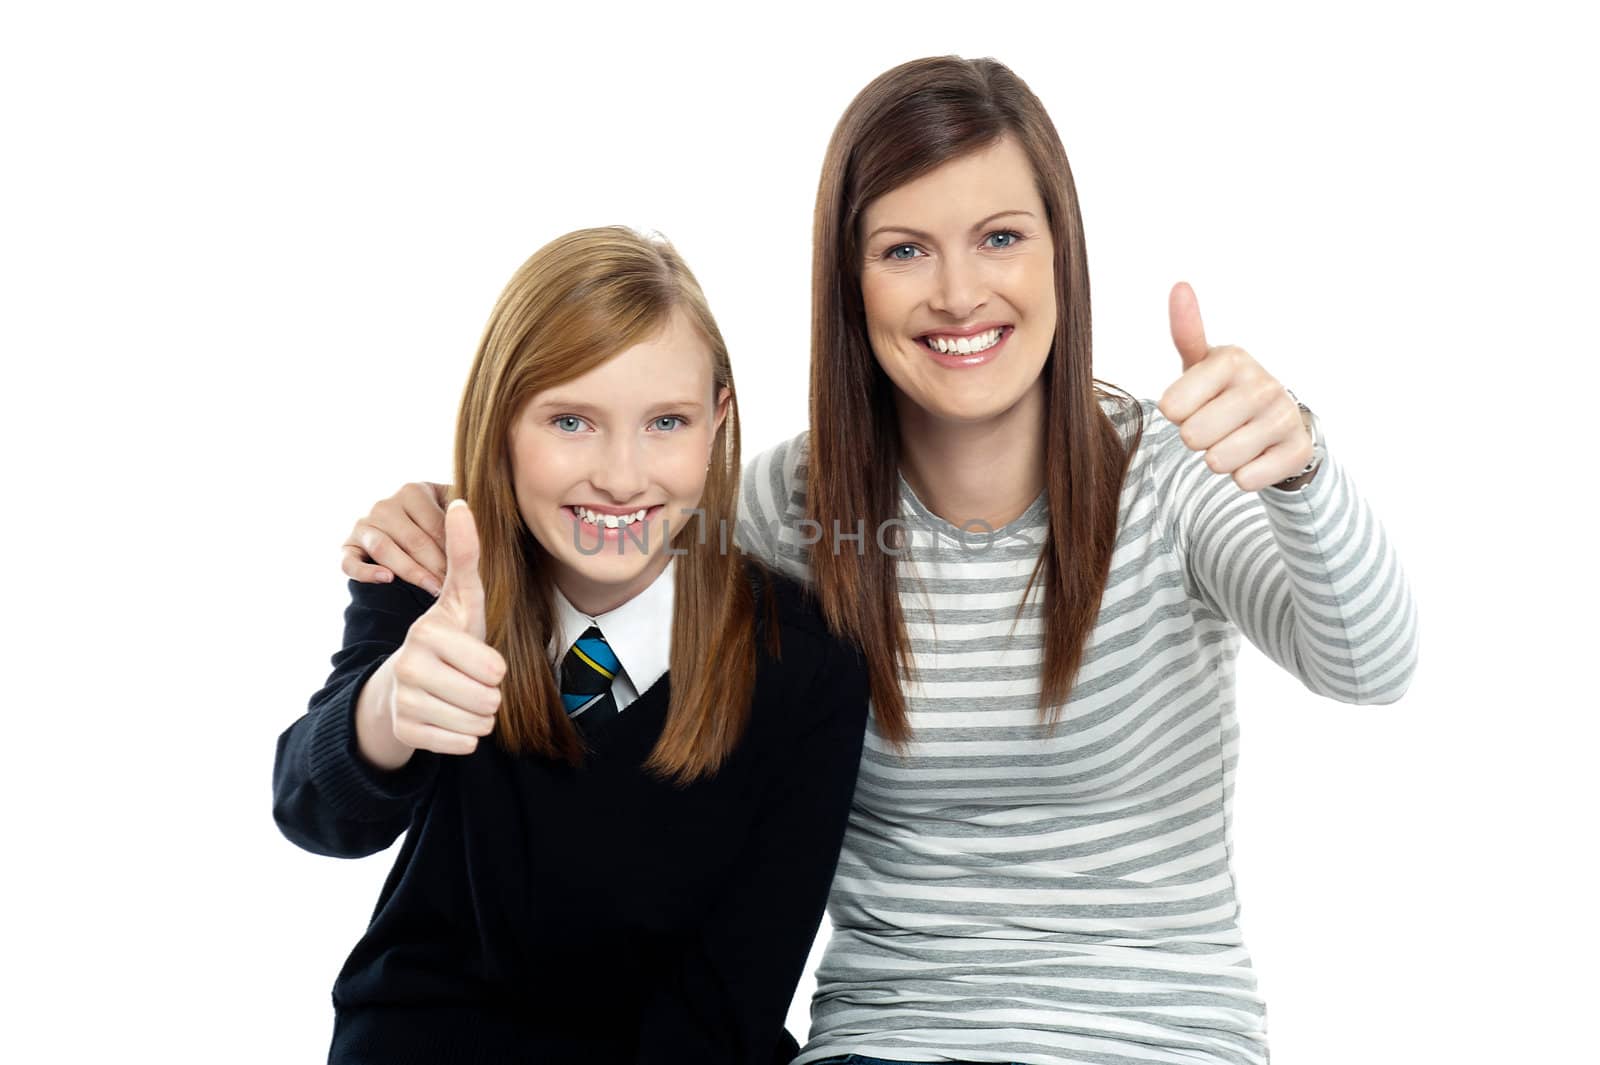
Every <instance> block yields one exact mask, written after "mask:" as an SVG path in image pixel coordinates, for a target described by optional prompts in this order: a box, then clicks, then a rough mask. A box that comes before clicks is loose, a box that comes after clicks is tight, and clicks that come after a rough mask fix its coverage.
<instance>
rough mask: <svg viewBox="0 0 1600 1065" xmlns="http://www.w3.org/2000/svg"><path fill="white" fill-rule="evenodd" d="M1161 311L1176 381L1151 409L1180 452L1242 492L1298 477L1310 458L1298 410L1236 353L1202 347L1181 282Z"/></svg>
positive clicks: (1190, 295)
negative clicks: (1168, 425) (1179, 368)
mask: <svg viewBox="0 0 1600 1065" xmlns="http://www.w3.org/2000/svg"><path fill="white" fill-rule="evenodd" d="M1167 310H1168V314H1169V316H1170V318H1171V321H1172V343H1173V344H1174V345H1175V346H1176V347H1177V349H1178V355H1179V357H1180V358H1181V359H1182V360H1183V376H1181V377H1179V378H1178V379H1177V380H1176V381H1174V382H1173V383H1172V384H1171V385H1170V386H1169V387H1168V388H1167V390H1166V392H1164V393H1163V394H1162V396H1161V401H1160V402H1159V403H1158V404H1157V407H1159V408H1160V410H1161V413H1162V414H1164V415H1166V417H1167V420H1168V421H1170V422H1172V423H1173V424H1174V425H1176V426H1177V427H1178V435H1179V437H1180V438H1181V439H1182V440H1183V442H1184V445H1185V446H1187V447H1188V448H1189V449H1190V450H1192V451H1203V452H1205V455H1206V465H1207V466H1209V467H1211V469H1212V471H1213V472H1214V473H1227V474H1232V475H1233V480H1234V483H1235V484H1237V485H1238V486H1239V487H1240V488H1242V489H1244V490H1245V491H1246V492H1255V491H1259V490H1260V489H1262V488H1265V487H1267V486H1268V485H1272V484H1276V483H1278V482H1279V481H1282V480H1286V479H1288V478H1290V477H1293V476H1295V475H1296V474H1298V473H1299V472H1300V471H1301V470H1302V469H1303V468H1304V467H1305V465H1306V463H1307V462H1309V461H1310V459H1311V434H1310V433H1308V432H1307V431H1306V427H1305V422H1304V421H1303V420H1302V418H1301V416H1300V407H1299V404H1297V403H1296V402H1295V401H1294V399H1293V398H1292V397H1291V396H1290V395H1289V393H1288V391H1287V390H1286V389H1284V387H1283V385H1281V384H1279V383H1278V381H1277V379H1276V378H1274V377H1273V376H1272V375H1271V374H1269V373H1267V371H1266V370H1264V369H1262V368H1261V364H1260V363H1258V362H1256V360H1255V359H1253V358H1251V357H1250V355H1249V353H1248V352H1246V351H1245V350H1244V349H1243V348H1238V347H1233V346H1232V345H1226V346H1223V347H1216V348H1214V347H1210V346H1208V345H1207V344H1206V331H1205V327H1204V326H1203V325H1202V324H1201V321H1200V304H1199V301H1197V300H1196V299H1195V295H1194V290H1193V289H1192V288H1190V287H1189V286H1188V284H1187V283H1186V282H1182V281H1180V282H1178V283H1177V284H1176V285H1174V286H1173V287H1172V296H1171V298H1170V300H1169V301H1168V306H1167Z"/></svg>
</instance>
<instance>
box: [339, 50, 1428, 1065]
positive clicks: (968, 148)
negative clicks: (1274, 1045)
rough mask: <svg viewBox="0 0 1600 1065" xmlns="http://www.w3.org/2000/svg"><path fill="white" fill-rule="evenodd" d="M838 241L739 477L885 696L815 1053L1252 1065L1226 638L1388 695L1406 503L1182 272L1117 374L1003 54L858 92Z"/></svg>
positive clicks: (394, 531)
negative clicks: (1218, 325) (1101, 384)
mask: <svg viewBox="0 0 1600 1065" xmlns="http://www.w3.org/2000/svg"><path fill="white" fill-rule="evenodd" d="M813 266H814V270H813V285H814V290H813V312H812V322H813V333H812V362H811V373H812V378H811V382H812V388H811V397H812V398H811V425H812V431H811V432H810V433H809V434H801V435H800V436H798V437H796V438H794V439H793V440H791V441H789V442H787V443H785V444H781V445H779V446H778V447H776V448H774V449H772V450H771V451H769V452H767V453H765V454H763V455H761V456H758V457H757V458H756V460H755V461H754V462H753V463H751V464H750V465H749V467H748V468H747V469H746V471H745V482H744V490H743V492H742V493H741V512H742V520H741V524H740V529H741V530H743V531H745V532H746V537H745V543H744V546H745V547H746V549H747V550H749V551H750V552H751V553H753V554H754V555H755V556H756V557H758V558H761V559H763V560H766V561H768V562H770V563H772V564H774V565H776V566H778V567H779V568H781V569H784V570H786V571H788V572H790V573H792V574H794V575H796V576H799V577H803V578H804V579H806V580H807V581H809V582H810V583H811V584H812V585H813V586H814V587H815V588H816V589H817V593H818V597H819V599H820V600H821V602H822V605H823V608H824V610H825V612H826V614H827V616H828V618H829V621H830V623H831V624H832V625H833V626H834V627H835V629H836V631H839V632H842V633H845V634H847V635H849V636H851V637H852V638H854V639H855V640H857V641H858V642H859V643H860V645H861V646H862V648H863V649H864V651H865V653H866V657H867V661H868V663H869V666H870V669H871V674H872V700H873V716H872V721H871V723H870V724H869V728H868V736H867V742H866V746H865V750H864V751H863V757H862V763H861V770H860V776H859V778H858V782H857V788H856V794H855V802H854V804H853V807H852V810H851V815H850V825H849V829H848V831H847V832H846V837H845V843H844V849H843V852H842V853H841V856H840V861H839V868H838V873H837V875H836V877H835V880H834V884H833V889H832V894H831V896H830V901H829V914H830V917H831V919H832V924H833V935H832V937H831V938H830V940H829V943H828V947H827V952H826V954H825V956H824V958H823V961H822V964H821V967H820V969H819V970H818V973H817V992H816V997H815V999H814V1000H813V1005H812V1030H811V1039H810V1042H809V1043H808V1044H807V1046H806V1047H805V1049H804V1051H803V1052H802V1054H801V1055H800V1057H799V1058H798V1059H797V1061H799V1062H819V1061H843V1060H867V1059H872V1060H877V1059H883V1060H891V1061H896V1062H935V1061H938V1062H950V1061H971V1062H978V1061H982V1062H1010V1061H1017V1062H1029V1063H1037V1065H1066V1063H1075V1065H1077V1063H1084V1062H1117V1063H1132V1062H1201V1061H1205V1062H1264V1061H1265V1060H1266V1059H1267V1048H1266V1025H1265V1008H1264V1006H1263V1004H1262V1002H1261V1000H1260V998H1259V996H1258V995H1257V993H1256V982H1255V978H1254V975H1253V971H1252V969H1251V966H1250V960H1249V955H1248V953H1247V952H1246V950H1245V948H1244V945H1243V941H1242V938H1241V935H1240V930H1239V923H1238V902H1237V899H1236V896H1235V892H1234V884H1233V877H1232V872H1231V868H1230V847H1231V841H1230V837H1229V801H1230V797H1231V794H1232V787H1233V774H1234V768H1235V764H1236V759H1237V738H1238V730H1237V725H1236V722H1235V717H1234V707H1233V664H1234V660H1235V657H1236V655H1237V652H1238V648H1239V637H1240V633H1241V632H1242V633H1243V634H1244V635H1245V636H1246V637H1248V638H1249V639H1250V641H1251V642H1252V643H1254V644H1255V645H1256V646H1257V647H1259V648H1260V649H1262V650H1263V651H1264V652H1265V653H1266V654H1268V655H1269V656H1270V657H1271V658H1272V659H1273V660H1274V661H1276V662H1277V663H1278V664H1279V665H1281V666H1283V667H1284V668H1285V669H1287V670H1289V671H1290V672H1292V673H1293V674H1294V675H1295V676H1297V677H1299V678H1300V679H1301V680H1302V681H1303V682H1304V683H1305V684H1306V685H1307V686H1308V687H1309V688H1311V689H1312V690H1313V691H1316V692H1318V693H1320V694H1323V695H1327V696H1329V697H1331V698H1335V699H1338V700H1340V701H1343V702H1351V703H1369V702H1391V701H1393V700H1394V699H1397V698H1399V697H1400V695H1401V694H1402V693H1403V692H1404V690H1405V688H1406V686H1407V684H1408V683H1409V680H1410V676H1411V673H1412V671H1413V669H1414V667H1415V659H1416V633H1415V612H1414V609H1413V606H1412V603H1411V599H1410V595H1409V592H1408V590H1407V587H1406V584H1405V580H1404V577H1403V575H1402V574H1401V571H1400V569H1399V565H1398V562H1397V560H1396V558H1395V556H1394V554H1393V552H1392V551H1391V550H1390V548H1389V546H1388V544H1387V542H1386V540H1385V539H1384V537H1383V534H1382V530H1381V529H1380V528H1379V526H1378V524H1377V522H1376V520H1375V519H1374V518H1373V516H1372V515H1371V513H1370V512H1369V511H1368V509H1367V507H1366V506H1365V504H1364V503H1363V502H1362V501H1361V499H1360V498H1359V496H1358V495H1356V493H1355V490H1354V487H1353V486H1352V484H1351V481H1350V479H1349V477H1348V476H1347V475H1346V474H1345V473H1344V471H1343V470H1342V469H1341V468H1340V467H1339V466H1338V464H1337V463H1336V462H1335V461H1334V459H1333V457H1332V456H1331V455H1330V454H1328V453H1327V451H1326V449H1325V447H1324V446H1323V445H1322V444H1321V441H1320V436H1321V434H1320V429H1319V427H1318V426H1317V424H1316V421H1315V419H1314V418H1313V417H1312V416H1311V415H1310V413H1309V411H1307V410H1305V409H1304V408H1303V407H1301V406H1299V405H1298V404H1297V402H1296V401H1295V400H1294V399H1293V397H1292V396H1290V395H1289V394H1288V393H1287V391H1286V390H1284V389H1283V388H1282V386H1281V385H1279V384H1278V382H1277V381H1276V380H1274V379H1273V378H1272V377H1271V376H1270V375H1269V374H1267V373H1266V372H1265V370H1263V369H1262V368H1261V366H1260V365H1259V364H1258V363H1256V361H1255V360H1254V359H1253V358H1251V357H1250V356H1249V355H1248V354H1247V353H1246V352H1244V351H1243V350H1242V349H1239V348H1236V347H1212V346H1210V345H1209V344H1208V343H1207V341H1206V339H1205V335H1204V330H1203V328H1202V326H1201V321H1200V317H1199V311H1198V307H1197V305H1196V303H1195V300H1194V295H1193V293H1192V292H1191V291H1190V290H1189V289H1188V286H1186V285H1178V286H1176V287H1175V288H1174V290H1173V293H1172V296H1171V301H1170V307H1169V315H1170V317H1171V324H1172V334H1173V341H1174V344H1175V346H1176V347H1177V349H1178V353H1179V358H1180V361H1181V374H1178V375H1177V378H1176V380H1175V381H1174V383H1173V384H1172V386H1171V387H1170V388H1168V389H1167V391H1166V393H1165V394H1164V395H1163V397H1162V398H1161V400H1160V402H1159V403H1151V402H1148V401H1145V402H1134V401H1132V400H1130V399H1127V398H1124V397H1116V396H1113V395H1111V394H1110V393H1108V392H1103V391H1101V390H1099V389H1098V388H1097V387H1096V385H1095V381H1094V378H1093V375H1092V369H1091V353H1090V325H1089V280H1088V272H1087V257H1086V252H1085V247H1084V239H1083V230H1082V225H1081V220H1080V215H1079V210H1078V204H1077V199H1076V194H1075V192H1074V189H1073V184H1072V176H1071V171H1070V168H1069V166H1068V163H1067V159H1066V155H1065V152H1064V151H1063V149H1062V147H1061V142H1060V140H1059V138H1058V136H1057V134H1056V131H1055V129H1054V127H1053V125H1052V124H1051V122H1050V120H1049V117H1048V115H1047V114H1046V113H1045V111H1044V109H1043V107H1042V106H1041V105H1040V103H1039V101H1038V100H1037V98H1035V97H1034V96H1033V94H1032V93H1031V92H1030V91H1029V90H1028V89H1027V87H1026V86H1025V85H1024V84H1023V83H1022V82H1021V81H1020V80H1019V79H1018V78H1016V76H1015V75H1014V74H1012V72H1011V71H1010V70H1008V69H1007V68H1006V67H1004V66H1002V65H1001V64H999V63H996V62H994V61H992V60H977V61H967V60H961V59H956V58H951V57H946V58H938V59H925V60H918V61H915V62H912V63H907V64H905V65H903V66H900V67H896V68H895V69H893V70H890V71H888V72H887V73H885V74H883V75H881V76H880V77H879V78H877V79H876V80H874V81H873V82H872V83H871V84H870V85H868V86H867V87H866V88H865V89H864V90H863V91H862V92H861V93H860V95H858V96H857V97H856V99H855V100H854V101H853V102H852V103H851V105H850V106H849V108H848V109H847V110H846V112H845V114H844V116H843V118H842V119H841V120H840V122H839V125H838V127H837V128H836V130H835V132H834V136H833V139H832V141H831V143H830V145H829V147H828V152H827V157H826V160H825V162H824V165H823V173H822V181H821V185H820V187H819V190H818V195H817V206H816V222H815V248H814V263H813ZM1178 369H1179V367H1178V366H1174V371H1177V370H1178ZM863 456H870V460H869V461H865V462H864V461H863ZM437 528H438V517H437V507H436V506H435V505H434V504H433V503H432V502H431V499H430V492H429V489H428V487H427V486H422V485H411V486H407V488H406V489H403V490H402V491H401V493H400V494H399V496H398V497H397V498H396V499H393V500H389V501H386V502H385V503H383V504H380V505H379V506H378V508H376V509H375V510H374V511H373V513H372V515H371V516H370V517H369V518H368V519H366V520H365V521H363V522H359V523H358V524H357V526H356V529H355V531H354V532H353V534H352V537H351V539H350V541H348V542H347V545H346V556H345V568H346V572H347V573H349V574H350V575H351V576H352V577H355V578H357V579H371V578H373V577H377V578H378V579H381V577H382V576H383V575H385V574H387V573H389V572H397V573H400V574H405V573H407V572H420V571H424V570H426V569H431V568H433V567H434V566H435V565H436V562H434V561H431V560H432V559H433V558H434V556H435V555H436V553H437V551H436V548H432V547H430V546H428V541H429V540H431V539H434V538H436V537H437ZM430 530H432V532H431V533H430ZM836 530H837V532H835V531H836ZM857 536H860V537H861V538H860V539H856V538H855V537H857ZM413 545H414V546H415V549H413ZM363 553H365V555H366V556H367V557H370V558H371V559H372V560H373V563H375V565H369V564H367V563H366V562H364V561H363V560H362V556H363Z"/></svg>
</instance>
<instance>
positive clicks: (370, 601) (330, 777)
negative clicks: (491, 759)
mask: <svg viewBox="0 0 1600 1065" xmlns="http://www.w3.org/2000/svg"><path fill="white" fill-rule="evenodd" d="M432 601H433V599H432V597H431V596H429V595H428V594H427V593H426V592H423V591H422V590H420V589H418V588H414V587H412V586H411V585H409V584H405V583H394V584H360V583H358V582H356V581H351V582H350V605H349V607H347V608H346V610H345V614H344V646H343V648H342V649H341V650H340V651H339V652H338V653H337V654H335V655H334V656H333V672H332V673H331V674H329V676H328V680H327V683H325V684H324V685H323V686H322V688H321V690H320V691H318V692H317V693H316V694H315V695H313V696H312V697H311V702H310V705H309V706H308V708H307V709H306V712H305V714H304V715H303V716H302V717H301V718H300V719H299V720H298V721H296V722H295V723H294V724H293V725H290V726H289V727H288V728H287V729H285V730H284V732H283V734H282V735H281V736H279V737H278V751H277V757H276V759H275V760H274V762H273V767H272V815H273V818H274V819H275V820H276V821H277V823H278V828H279V829H280V830H281V831H282V832H283V834H284V835H285V836H287V837H288V838H289V840H290V841H292V842H293V843H295V844H297V845H298V846H301V847H304V848H305V849H306V850H308V851H312V852H313V853H316V854H327V855H332V856H335V857H340V858H359V857H363V856H365V855H368V854H375V853H377V852H378V851H381V850H383V849H385V848H386V847H388V846H389V845H390V844H392V843H393V842H394V841H395V840H396V839H397V838H398V837H399V835H400V833H401V832H404V831H405V829H406V827H407V826H408V825H409V824H410V821H411V812H412V809H413V807H414V806H415V804H416V802H417V800H418V799H420V798H421V797H422V795H423V794H424V793H425V792H426V791H427V789H428V787H429V786H430V784H431V783H432V781H433V778H434V776H435V773H436V771H437V762H438V758H437V756H436V755H435V754H433V752H430V751H422V750H418V751H413V752H412V753H411V755H410V757H409V759H408V760H407V761H406V762H405V764H404V765H403V766H402V767H401V768H399V769H397V770H392V771H386V770H383V769H379V768H377V767H376V766H375V765H374V764H372V762H370V761H368V759H367V758H366V757H365V756H363V755H362V753H361V750H360V746H359V743H358V730H357V715H358V713H359V712H360V708H359V704H360V703H361V702H362V701H363V700H362V698H361V697H362V693H363V692H364V691H365V690H366V689H367V687H368V686H369V683H380V684H381V683H382V681H381V679H375V677H374V675H375V674H378V673H380V671H381V670H382V669H383V667H384V666H385V664H386V663H387V662H388V660H389V658H390V656H391V655H393V654H394V652H395V651H397V650H398V649H399V648H400V646H401V644H402V643H403V642H404V641H405V638H406V632H407V630H408V629H409V628H410V626H411V623H412V622H413V621H415V620H416V619H417V618H418V617H420V616H421V615H422V614H423V613H424V612H425V611H426V610H427V609H428V604H430V603H432ZM374 701H375V700H374V699H373V698H369V699H367V700H366V702H367V703H368V704H369V707H370V704H371V703H373V702H374ZM369 712H370V711H369Z"/></svg>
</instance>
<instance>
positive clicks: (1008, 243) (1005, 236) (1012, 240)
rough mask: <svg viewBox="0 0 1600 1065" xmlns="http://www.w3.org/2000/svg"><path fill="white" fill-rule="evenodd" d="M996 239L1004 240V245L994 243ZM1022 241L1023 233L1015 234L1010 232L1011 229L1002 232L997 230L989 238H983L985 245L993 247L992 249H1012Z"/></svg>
mask: <svg viewBox="0 0 1600 1065" xmlns="http://www.w3.org/2000/svg"><path fill="white" fill-rule="evenodd" d="M996 237H1000V238H1002V240H1003V241H1004V243H1001V244H996V243H994V239H995V238H996ZM1021 239H1022V234H1021V233H1017V232H1015V231H1013V230H1010V229H1000V230H996V231H995V232H993V233H990V234H989V235H988V236H987V237H984V238H983V242H984V243H985V244H987V245H989V247H991V248H1010V247H1015V246H1016V243H1017V241H1019V240H1021Z"/></svg>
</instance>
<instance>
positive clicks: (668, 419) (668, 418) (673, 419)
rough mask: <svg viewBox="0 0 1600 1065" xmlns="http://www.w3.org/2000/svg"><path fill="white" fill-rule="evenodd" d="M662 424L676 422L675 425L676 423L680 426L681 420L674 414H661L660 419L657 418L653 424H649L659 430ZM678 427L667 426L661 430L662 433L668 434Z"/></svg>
mask: <svg viewBox="0 0 1600 1065" xmlns="http://www.w3.org/2000/svg"><path fill="white" fill-rule="evenodd" d="M662 422H676V423H678V425H682V424H683V419H682V418H680V417H678V416H677V415H676V414H663V415H662V416H661V417H659V418H657V419H656V420H655V421H654V422H651V424H652V425H654V426H655V427H656V428H657V429H661V423H662ZM678 425H669V426H667V427H666V428H665V429H662V432H667V433H670V432H672V430H674V429H676V428H677V427H678Z"/></svg>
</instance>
